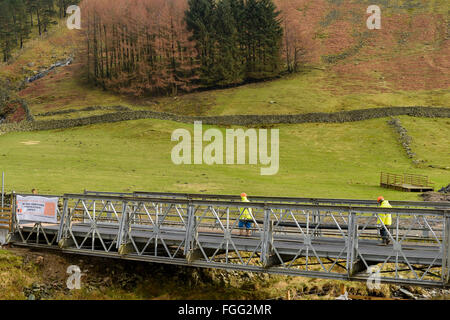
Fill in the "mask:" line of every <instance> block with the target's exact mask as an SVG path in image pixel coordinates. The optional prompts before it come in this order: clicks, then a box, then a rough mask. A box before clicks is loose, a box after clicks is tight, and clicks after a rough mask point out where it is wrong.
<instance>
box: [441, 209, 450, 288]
mask: <svg viewBox="0 0 450 320" xmlns="http://www.w3.org/2000/svg"><path fill="white" fill-rule="evenodd" d="M442 281H443V285H444V286H447V285H448V284H449V283H450V212H449V211H447V210H445V211H444V237H443V239H442Z"/></svg>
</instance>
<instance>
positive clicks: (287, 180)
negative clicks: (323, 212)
mask: <svg viewBox="0 0 450 320" xmlns="http://www.w3.org/2000/svg"><path fill="white" fill-rule="evenodd" d="M387 120H388V119H377V120H370V121H362V122H357V123H348V124H304V125H283V126H280V127H279V128H280V170H279V172H278V174H277V175H275V176H261V175H260V168H261V166H260V165H213V166H208V165H190V166H189V165H179V166H177V165H174V164H173V163H172V161H171V150H172V148H173V147H174V146H175V145H176V143H175V142H171V140H170V137H171V134H172V132H173V130H175V129H177V128H186V129H189V130H191V131H192V130H193V126H192V125H187V124H180V123H174V122H165V121H158V120H139V121H129V122H121V123H115V124H101V125H92V126H87V127H81V128H74V129H67V130H55V131H42V132H18V133H10V134H7V135H4V136H2V137H1V142H2V150H1V152H0V167H1V168H2V169H3V170H5V171H6V172H7V174H8V177H7V178H8V180H7V186H8V189H11V188H12V187H14V188H15V190H16V191H29V189H30V190H31V188H37V189H38V190H39V191H40V192H41V193H50V194H51V193H61V192H80V191H82V190H83V189H89V190H111V191H133V190H148V191H152V190H154V191H171V192H204V193H227V194H238V193H240V192H243V191H245V192H247V193H248V194H250V195H251V194H258V195H272V196H282V195H286V196H302V197H343V198H375V197H377V196H378V195H379V194H384V195H385V196H386V197H387V198H392V199H413V200H417V199H418V198H417V195H416V194H409V193H402V192H396V191H391V190H386V189H381V188H380V187H379V186H378V183H379V174H380V171H392V172H397V173H403V172H408V173H418V174H425V175H429V176H430V178H431V179H432V180H433V181H435V182H436V183H437V185H438V186H440V185H444V184H445V185H447V183H448V182H449V181H450V172H449V171H445V170H439V169H431V168H422V169H419V168H415V167H413V166H412V163H411V161H410V160H409V159H408V158H407V157H406V155H405V153H404V151H403V149H402V147H401V145H400V143H399V142H398V138H397V136H396V133H395V132H394V130H393V129H392V128H391V127H389V126H388V124H387ZM410 121H411V122H413V121H414V123H417V124H418V125H422V126H426V127H427V128H428V130H429V132H430V133H429V134H433V136H434V140H433V141H432V142H430V143H428V144H427V145H426V146H425V148H426V151H423V152H424V155H425V156H426V159H427V160H430V161H432V162H439V163H443V162H446V161H445V159H444V157H443V156H442V152H441V151H439V150H441V149H442V148H443V147H444V148H445V146H447V145H448V132H449V131H448V124H446V122H445V120H442V121H437V122H434V121H428V120H422V119H412V120H410ZM408 124H409V123H408ZM209 127H210V126H205V127H204V130H206V129H207V128H209ZM220 129H221V130H222V131H223V130H224V128H220ZM443 129H444V130H446V131H447V134H445V133H442V132H443V131H444V130H443ZM413 134H414V132H413ZM417 142H418V143H420V142H421V140H419V139H418V140H417ZM205 145H206V143H204V146H205ZM422 150H423V149H419V154H420V152H422ZM430 150H431V151H432V152H431V151H430ZM447 162H448V161H447Z"/></svg>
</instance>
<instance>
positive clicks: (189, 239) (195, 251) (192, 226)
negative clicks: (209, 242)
mask: <svg viewBox="0 0 450 320" xmlns="http://www.w3.org/2000/svg"><path fill="white" fill-rule="evenodd" d="M187 215H188V219H187V225H186V238H185V240H184V241H185V245H184V256H185V257H186V260H187V261H188V262H189V263H191V262H193V261H195V260H198V259H200V258H201V257H202V252H201V250H200V249H199V248H197V241H198V231H197V217H196V216H195V208H194V206H193V205H192V204H189V205H188V212H187Z"/></svg>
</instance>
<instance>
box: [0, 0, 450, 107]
mask: <svg viewBox="0 0 450 320" xmlns="http://www.w3.org/2000/svg"><path fill="white" fill-rule="evenodd" d="M284 1H285V0H279V1H278V3H279V4H280V6H281V4H286V3H285V2H284ZM286 1H287V0H286ZM289 3H290V6H287V7H286V6H283V8H284V9H286V10H289V11H290V12H292V13H293V14H294V19H296V20H298V21H299V23H298V24H297V25H296V28H297V29H298V30H296V32H298V33H299V34H301V36H302V39H303V42H302V44H303V46H304V47H305V49H306V52H307V54H306V55H305V56H304V58H303V60H302V62H303V63H304V67H303V71H302V72H300V73H299V74H294V75H290V76H285V77H283V78H282V79H278V80H273V81H268V82H264V83H259V84H249V85H244V86H241V87H237V88H232V89H224V90H214V91H208V92H200V93H199V92H197V93H192V94H188V95H182V96H179V97H177V98H174V97H168V98H164V97H133V98H131V97H126V96H120V95H117V94H113V93H111V92H106V91H103V90H101V89H99V88H94V87H92V86H91V85H89V84H88V83H86V79H85V78H84V76H83V75H84V73H83V65H82V63H81V62H82V59H81V58H82V56H81V53H79V55H78V56H77V57H78V60H76V61H75V63H74V65H72V66H70V67H66V68H61V69H57V70H56V71H54V72H52V73H51V74H50V75H49V76H47V77H46V78H44V79H41V80H39V81H36V82H34V83H32V84H30V85H29V86H28V87H27V88H26V89H25V90H23V91H22V92H21V93H20V95H21V96H22V97H23V98H25V99H26V100H27V101H28V102H29V104H30V107H31V110H32V112H33V113H34V114H37V113H41V112H46V111H52V110H60V109H73V108H84V107H87V106H92V105H105V106H108V105H118V104H121V105H125V106H129V107H133V108H138V109H152V110H158V111H169V112H174V113H182V114H192V115H216V114H255V113H262V114H280V113H285V114H290V113H307V112H334V111H342V110H353V109H362V108H371V107H382V106H417V105H421V106H446V107H449V106H450V104H449V101H450V90H449V87H450V77H449V74H450V64H449V61H450V42H449V34H448V25H447V22H446V18H447V16H448V10H449V9H448V3H447V1H445V0H442V1H441V0H439V1H428V0H415V1H400V0H399V1H394V2H392V1H379V2H378V5H379V6H380V8H381V10H382V29H381V30H368V29H367V27H366V19H367V17H368V14H366V9H367V7H368V6H369V5H370V4H372V3H371V2H370V1H366V0H352V1H341V0H318V1H309V0H290V1H289ZM81 35H82V34H81V33H80V32H79V31H70V30H68V29H67V28H65V26H64V22H63V21H61V22H60V24H59V25H58V26H56V27H55V28H54V29H53V30H52V31H51V32H50V33H49V35H47V36H45V37H43V38H42V39H34V40H32V41H30V42H29V43H27V45H26V49H24V50H23V51H22V52H17V53H16V59H15V60H14V61H13V62H12V63H11V64H9V65H4V64H0V76H2V77H10V78H11V77H12V78H20V77H21V76H22V77H24V76H25V75H31V74H33V72H36V71H38V70H39V69H41V68H42V67H45V66H49V65H50V64H51V63H53V62H55V61H56V60H57V59H60V58H61V57H64V56H67V55H68V54H70V53H71V52H76V49H77V48H80V47H82V45H83V42H82V37H81ZM356 49H357V50H356ZM29 63H32V65H33V67H30V66H29V65H28V64H29Z"/></svg>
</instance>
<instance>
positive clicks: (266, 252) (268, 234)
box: [261, 208, 281, 268]
mask: <svg viewBox="0 0 450 320" xmlns="http://www.w3.org/2000/svg"><path fill="white" fill-rule="evenodd" d="M270 212H271V210H270V209H269V208H265V209H264V226H263V227H264V229H263V232H262V233H261V242H262V244H261V263H262V264H263V266H264V268H269V267H272V266H274V265H277V264H281V261H279V259H278V257H275V256H274V254H273V221H272V220H271V219H270Z"/></svg>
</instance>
